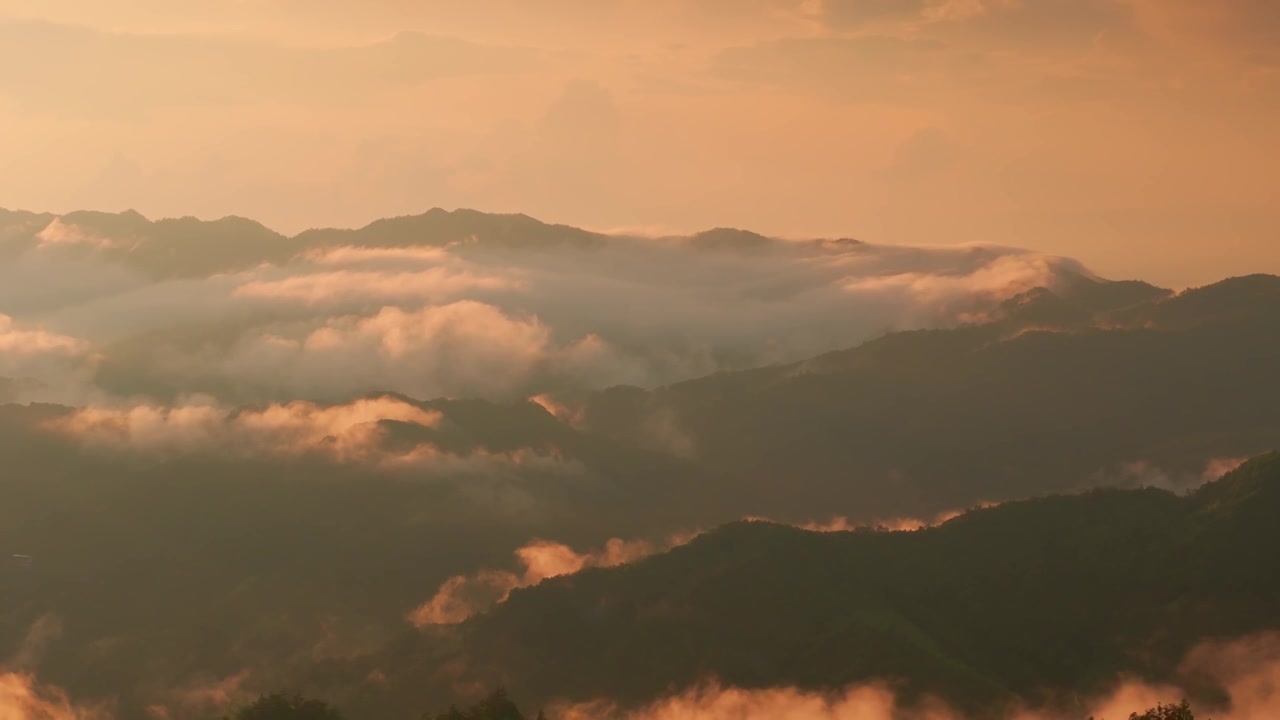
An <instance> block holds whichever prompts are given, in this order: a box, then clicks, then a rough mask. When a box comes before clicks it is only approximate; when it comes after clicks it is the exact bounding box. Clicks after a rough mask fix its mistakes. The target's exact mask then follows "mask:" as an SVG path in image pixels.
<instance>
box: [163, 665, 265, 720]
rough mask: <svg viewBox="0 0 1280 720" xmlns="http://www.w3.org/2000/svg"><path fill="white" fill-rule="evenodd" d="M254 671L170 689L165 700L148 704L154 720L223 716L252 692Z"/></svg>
mask: <svg viewBox="0 0 1280 720" xmlns="http://www.w3.org/2000/svg"><path fill="white" fill-rule="evenodd" d="M250 675H251V673H250V672H249V671H248V670H242V671H240V672H238V673H236V674H234V675H229V676H227V677H224V678H219V679H216V680H207V681H203V682H193V683H191V684H188V685H186V686H183V687H180V688H176V689H174V690H171V691H169V692H167V693H165V695H166V699H165V701H163V702H158V703H154V704H152V705H150V706H148V707H147V714H148V715H150V716H151V718H152V720H203V718H208V717H221V716H222V714H223V713H224V711H226V710H227V709H228V708H229V707H230V706H231V705H232V704H233V703H235V702H239V701H243V700H245V699H246V697H247V696H248V694H249V693H248V692H247V690H246V689H245V684H246V682H247V681H248V680H249V678H250Z"/></svg>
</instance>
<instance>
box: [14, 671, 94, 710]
mask: <svg viewBox="0 0 1280 720" xmlns="http://www.w3.org/2000/svg"><path fill="white" fill-rule="evenodd" d="M0 717H3V718H4V719H5V720H111V718H112V717H113V713H111V711H110V709H109V708H108V707H105V706H93V707H88V706H82V705H77V704H75V703H73V702H72V701H71V699H70V698H69V697H67V693H66V692H65V691H63V690H62V689H61V688H57V687H51V686H47V685H41V684H40V683H39V682H38V681H37V680H36V678H35V676H33V675H28V674H26V673H12V672H0Z"/></svg>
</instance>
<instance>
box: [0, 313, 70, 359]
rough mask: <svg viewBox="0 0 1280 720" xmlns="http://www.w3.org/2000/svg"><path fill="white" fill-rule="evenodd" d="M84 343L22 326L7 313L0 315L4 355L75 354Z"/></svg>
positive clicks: (1, 351)
mask: <svg viewBox="0 0 1280 720" xmlns="http://www.w3.org/2000/svg"><path fill="white" fill-rule="evenodd" d="M86 347H87V346H86V343H85V342H84V341H82V340H79V339H77V338H73V337H68V336H66V335H59V334H57V333H52V332H48V331H46V330H42V329H39V328H30V327H22V326H21V325H20V324H18V323H17V322H15V321H14V319H13V318H12V317H9V316H8V315H0V354H3V355H5V356H31V355H44V354H50V355H75V354H78V353H81V352H84V350H85V349H86Z"/></svg>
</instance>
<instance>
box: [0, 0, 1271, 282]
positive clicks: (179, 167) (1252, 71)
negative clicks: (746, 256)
mask: <svg viewBox="0 0 1280 720" xmlns="http://www.w3.org/2000/svg"><path fill="white" fill-rule="evenodd" d="M1277 158H1280V3H1277V2H1274V0H1214V1H1213V2H1205V1H1204V0H612V1H611V0H416V1H413V0H360V1H357V0H219V1H212V0H200V1H197V0H0V168H3V169H4V172H3V173H0V206H4V207H9V208H25V209H32V210H52V211H69V210H73V209H82V208H90V209H104V210H122V209H125V208H135V209H137V210H139V211H141V212H143V213H144V214H147V215H149V216H153V217H157V216H170V215H198V216H201V217H220V216H223V215H228V214H236V215H244V216H249V217H253V218H255V219H258V220H261V221H262V222H265V223H266V224H268V225H270V226H272V227H274V228H276V229H278V230H281V231H286V232H293V231H297V230H300V229H303V228H305V227H309V226H315V225H337V226H358V225H362V224H364V223H366V222H368V221H370V220H372V219H375V218H377V217H382V216H387V215H396V214H406V213H417V212H421V211H423V210H425V209H427V208H429V207H432V206H443V207H447V208H451V207H473V208H477V209H482V210H488V211H512V212H524V213H527V214H530V215H533V216H535V217H539V218H541V219H544V220H548V221H555V222H564V223H568V224H573V225H580V226H586V227H590V228H593V229H619V228H629V229H639V230H648V231H662V232H665V231H686V230H698V229H703V228H707V227H712V226H723V225H731V226H738V227H748V228H751V229H753V230H757V231H760V232H766V233H771V234H779V235H847V236H853V237H858V238H861V239H866V240H870V241H875V242H886V243H912V244H949V243H957V242H993V243H1001V244H1009V245H1019V246H1025V247H1032V248H1036V249H1042V250H1046V251H1050V252H1054V253H1059V254H1064V255H1071V256H1075V257H1078V258H1080V259H1082V260H1083V261H1084V262H1086V263H1087V264H1088V265H1090V266H1091V267H1093V268H1094V269H1096V270H1098V271H1099V272H1101V273H1103V274H1105V275H1109V276H1135V277H1143V278H1145V279H1150V280H1152V281H1155V282H1160V283H1164V284H1168V285H1187V284H1199V283H1205V282H1210V281H1212V280H1215V279H1218V278H1220V277H1222V276H1224V275H1230V274H1242V273H1246V272H1280V190H1277V188H1278V187H1280V169H1277V167H1278V165H1280V163H1277V162H1276V159H1277Z"/></svg>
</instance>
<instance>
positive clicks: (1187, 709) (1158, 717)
mask: <svg viewBox="0 0 1280 720" xmlns="http://www.w3.org/2000/svg"><path fill="white" fill-rule="evenodd" d="M1089 720H1102V719H1101V718H1097V719H1095V718H1094V717H1093V716H1090V717H1089ZM1129 720H1196V716H1195V714H1194V713H1192V712H1191V705H1190V704H1189V703H1188V702H1187V701H1186V700H1183V701H1182V702H1181V703H1178V704H1177V705H1172V704H1171V705H1165V704H1159V705H1156V706H1155V707H1153V708H1151V709H1150V710H1147V711H1146V712H1144V713H1142V714H1138V713H1136V712H1135V713H1129ZM1206 720H1210V719H1209V718H1206Z"/></svg>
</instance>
